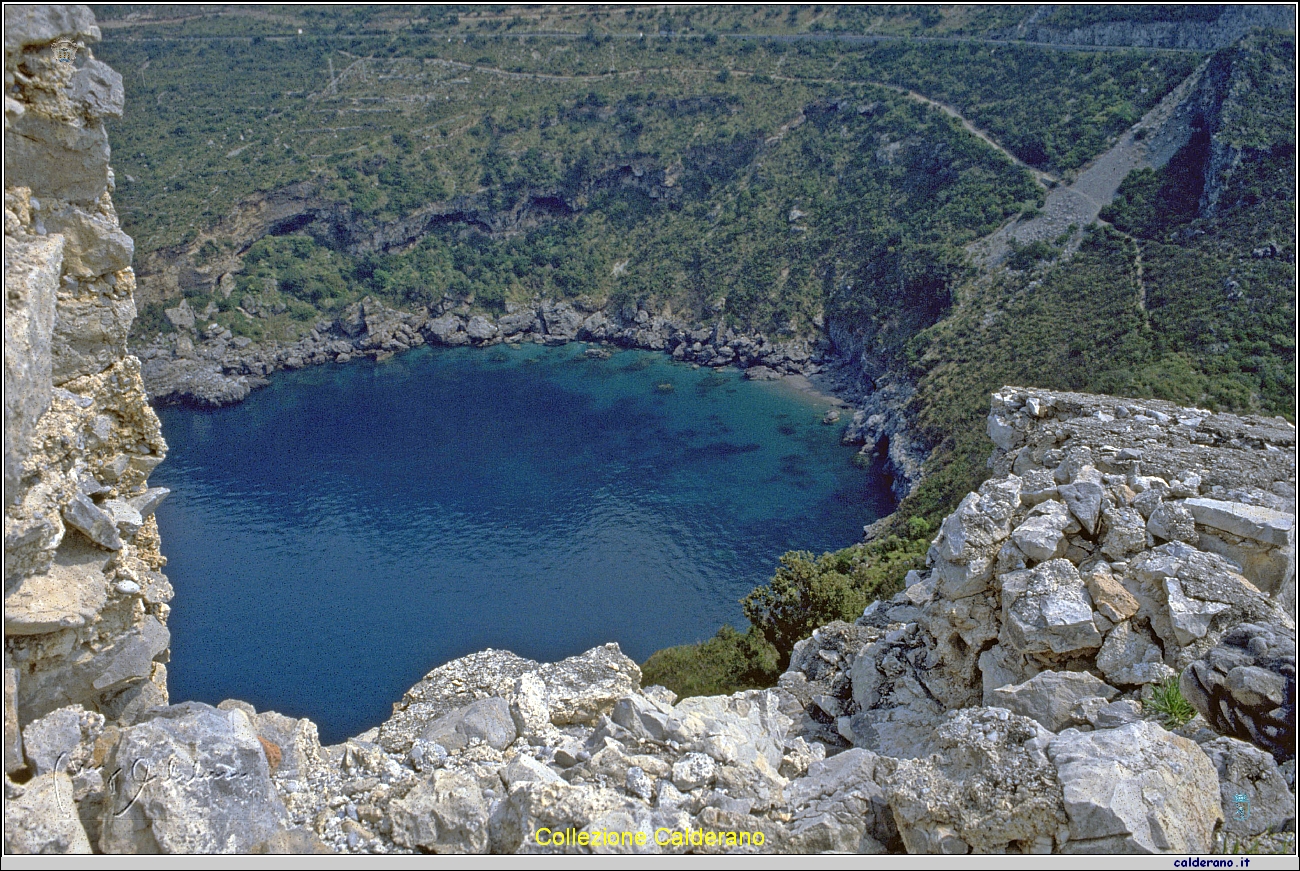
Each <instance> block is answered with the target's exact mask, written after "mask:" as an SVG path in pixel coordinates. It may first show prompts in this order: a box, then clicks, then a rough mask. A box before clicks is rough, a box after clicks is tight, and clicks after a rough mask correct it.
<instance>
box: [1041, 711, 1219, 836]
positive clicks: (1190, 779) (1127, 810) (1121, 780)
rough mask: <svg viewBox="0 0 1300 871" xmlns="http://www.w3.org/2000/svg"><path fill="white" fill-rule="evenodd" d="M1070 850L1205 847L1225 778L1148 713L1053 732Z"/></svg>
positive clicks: (1051, 750)
mask: <svg viewBox="0 0 1300 871" xmlns="http://www.w3.org/2000/svg"><path fill="white" fill-rule="evenodd" d="M1047 754H1048V756H1049V757H1050V758H1051V760H1052V763H1053V765H1055V767H1056V772H1057V776H1058V777H1059V779H1060V784H1061V788H1062V790H1063V795H1064V800H1065V810H1066V813H1067V814H1068V816H1069V834H1070V839H1069V841H1068V842H1067V843H1066V844H1065V845H1064V846H1063V848H1062V850H1061V852H1069V853H1206V852H1210V851H1211V850H1212V849H1213V845H1214V830H1215V827H1216V826H1218V825H1219V823H1220V822H1222V820H1223V812H1222V810H1220V807H1219V788H1218V783H1219V778H1218V773H1217V772H1216V771H1215V769H1214V765H1213V764H1212V763H1211V762H1210V760H1209V758H1208V757H1207V756H1206V755H1205V753H1203V752H1202V751H1201V748H1199V747H1197V746H1196V745H1195V744H1193V743H1192V742H1191V741H1189V740H1187V739H1186V738H1182V737H1179V736H1178V735H1174V734H1171V733H1169V732H1166V731H1165V730H1164V729H1162V728H1160V727H1159V726H1157V725H1156V724H1155V723H1152V722H1150V721H1149V720H1142V721H1140V722H1136V723H1130V724H1128V725H1125V726H1121V727H1120V728H1118V729H1105V730H1100V731H1096V732H1086V733H1084V732H1079V731H1077V730H1074V729H1067V730H1065V731H1064V732H1062V733H1061V734H1060V735H1057V736H1056V737H1055V738H1053V739H1052V740H1051V743H1050V744H1049V745H1048V747H1047Z"/></svg>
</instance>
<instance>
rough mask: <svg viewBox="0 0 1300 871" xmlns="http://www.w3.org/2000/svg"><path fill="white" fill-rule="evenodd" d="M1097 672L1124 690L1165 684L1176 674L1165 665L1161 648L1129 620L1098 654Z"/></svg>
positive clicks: (1110, 634) (1112, 635) (1106, 642)
mask: <svg viewBox="0 0 1300 871" xmlns="http://www.w3.org/2000/svg"><path fill="white" fill-rule="evenodd" d="M1097 669H1098V670H1099V671H1100V672H1101V673H1102V674H1104V675H1105V676H1106V680H1108V681H1110V682H1111V683H1114V684H1116V685H1118V686H1122V687H1129V686H1141V685H1143V684H1154V683H1161V682H1163V681H1165V680H1167V679H1168V678H1171V677H1173V676H1174V674H1176V672H1175V671H1174V670H1173V669H1172V668H1170V667H1169V666H1168V665H1165V662H1164V655H1163V654H1162V653H1161V651H1160V647H1159V645H1157V644H1156V643H1155V642H1154V641H1153V640H1152V639H1151V638H1149V637H1148V636H1147V634H1146V633H1145V632H1143V631H1142V630H1141V629H1137V628H1135V627H1134V626H1133V625H1132V623H1130V622H1129V621H1127V620H1126V621H1124V622H1123V623H1121V624H1119V625H1118V626H1116V627H1115V628H1114V629H1112V630H1110V632H1109V633H1108V634H1107V635H1106V641H1105V642H1104V643H1103V644H1102V645H1101V650H1100V651H1098V653H1097Z"/></svg>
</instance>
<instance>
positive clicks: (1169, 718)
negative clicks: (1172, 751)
mask: <svg viewBox="0 0 1300 871" xmlns="http://www.w3.org/2000/svg"><path fill="white" fill-rule="evenodd" d="M1143 706H1144V707H1147V708H1150V709H1151V710H1153V711H1155V712H1156V714H1157V715H1158V716H1159V717H1160V722H1161V723H1162V724H1163V725H1164V727H1165V728H1166V729H1177V728H1178V727H1179V726H1184V725H1186V724H1187V723H1189V722H1191V719H1192V718H1193V717H1195V716H1196V709H1195V708H1193V707H1192V703H1191V702H1189V701H1187V699H1185V698H1183V691H1182V690H1180V689H1179V688H1178V678H1176V677H1171V678H1169V679H1168V680H1166V681H1165V682H1164V683H1162V684H1160V685H1159V686H1156V687H1155V688H1154V692H1153V693H1152V694H1151V698H1150V699H1149V700H1148V701H1146V702H1145V703H1144V705H1143Z"/></svg>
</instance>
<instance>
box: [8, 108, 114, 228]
mask: <svg viewBox="0 0 1300 871" xmlns="http://www.w3.org/2000/svg"><path fill="white" fill-rule="evenodd" d="M6 120H7V122H8V123H7V125H6V128H5V148H4V158H5V183H6V184H7V185H21V186H23V187H27V188H30V189H31V192H32V196H35V197H37V198H39V199H41V200H46V199H49V200H66V201H68V202H73V203H81V204H83V205H86V204H90V203H94V202H96V201H97V200H98V199H99V198H100V197H101V196H103V194H104V191H105V190H107V188H108V154H109V147H108V134H107V133H106V132H105V130H104V125H103V124H102V123H95V124H87V125H85V126H81V125H74V124H68V123H66V122H64V121H62V120H55V119H52V118H48V117H45V116H43V115H39V114H37V113H35V112H24V113H23V114H21V115H17V116H14V115H10V114H9V113H6Z"/></svg>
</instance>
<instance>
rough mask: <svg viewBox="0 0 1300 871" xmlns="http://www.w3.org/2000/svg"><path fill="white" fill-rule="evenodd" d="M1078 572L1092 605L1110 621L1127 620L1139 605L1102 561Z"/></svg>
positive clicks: (1136, 610) (1084, 567)
mask: <svg viewBox="0 0 1300 871" xmlns="http://www.w3.org/2000/svg"><path fill="white" fill-rule="evenodd" d="M1079 574H1080V576H1081V577H1082V578H1083V583H1084V586H1086V587H1087V588H1088V595H1089V596H1091V597H1092V606H1093V607H1094V608H1096V609H1097V612H1098V613H1100V614H1101V615H1102V616H1103V617H1105V618H1106V619H1107V620H1109V621H1110V622H1112V623H1120V622H1122V621H1124V620H1127V619H1128V618H1130V617H1132V616H1133V615H1134V614H1136V613H1137V612H1138V609H1139V608H1140V607H1141V605H1140V604H1139V603H1138V600H1137V599H1135V598H1134V597H1133V594H1132V593H1130V592H1129V591H1128V590H1126V589H1124V585H1123V584H1122V583H1120V582H1119V580H1118V579H1117V578H1116V577H1115V575H1114V574H1113V573H1112V572H1111V569H1110V566H1109V565H1107V564H1106V563H1105V562H1104V561H1102V560H1097V561H1095V562H1093V563H1090V564H1088V565H1086V566H1083V567H1081V568H1080V570H1079Z"/></svg>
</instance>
